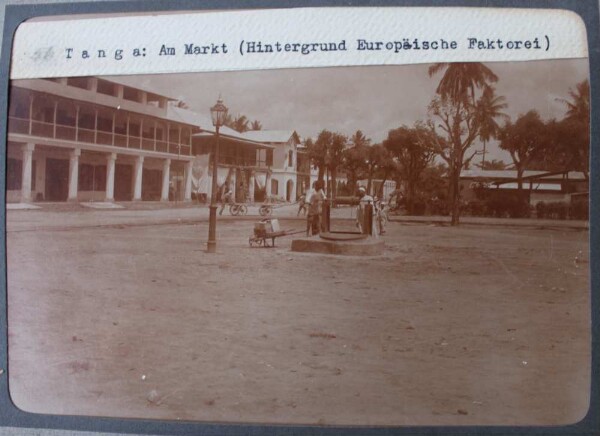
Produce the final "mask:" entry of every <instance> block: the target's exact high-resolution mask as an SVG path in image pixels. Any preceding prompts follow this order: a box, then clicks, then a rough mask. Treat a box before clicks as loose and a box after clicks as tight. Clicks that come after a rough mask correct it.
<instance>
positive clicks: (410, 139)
mask: <svg viewBox="0 0 600 436" xmlns="http://www.w3.org/2000/svg"><path fill="white" fill-rule="evenodd" d="M431 134H432V132H431V130H429V129H428V128H427V127H426V126H425V125H423V124H422V123H416V124H415V126H414V127H412V128H411V127H407V126H402V127H399V128H397V129H394V130H390V131H389V132H388V136H387V139H386V140H384V141H383V146H384V147H385V148H386V149H387V150H388V151H389V153H390V154H391V157H392V159H393V160H394V161H395V162H396V163H397V166H396V170H397V172H398V175H399V178H398V179H399V180H398V181H400V180H402V181H404V182H405V183H406V209H407V212H408V214H409V215H412V214H413V205H414V201H415V192H416V187H417V184H418V183H419V179H420V177H421V173H422V172H423V170H425V168H427V166H428V165H429V164H430V163H431V162H432V161H433V158H434V156H435V149H434V146H433V144H434V141H433V140H432V138H431Z"/></svg>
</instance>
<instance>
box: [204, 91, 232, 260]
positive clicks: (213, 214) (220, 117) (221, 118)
mask: <svg viewBox="0 0 600 436" xmlns="http://www.w3.org/2000/svg"><path fill="white" fill-rule="evenodd" d="M210 116H211V118H212V123H213V126H215V130H216V133H217V135H216V140H215V148H214V150H213V159H212V160H213V172H212V184H211V185H212V186H211V194H210V215H209V219H208V242H207V244H206V251H207V252H208V253H215V252H216V251H217V170H218V168H219V128H220V127H221V126H222V125H223V124H224V123H225V118H226V117H227V106H225V105H224V104H223V100H222V99H221V96H219V99H218V100H217V104H215V105H214V106H213V107H211V108H210Z"/></svg>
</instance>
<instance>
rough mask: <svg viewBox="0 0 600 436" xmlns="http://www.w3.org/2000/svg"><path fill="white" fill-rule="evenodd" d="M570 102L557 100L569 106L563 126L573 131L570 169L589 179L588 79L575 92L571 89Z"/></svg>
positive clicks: (580, 83) (570, 143) (570, 146)
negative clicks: (576, 170)
mask: <svg viewBox="0 0 600 436" xmlns="http://www.w3.org/2000/svg"><path fill="white" fill-rule="evenodd" d="M569 96H570V97H571V99H570V100H567V99H564V98H558V99H557V100H558V101H560V102H562V103H564V104H565V105H566V106H567V112H566V113H565V118H564V120H563V121H562V123H561V124H562V125H563V126H564V127H565V128H567V130H569V131H571V132H572V134H571V135H570V136H571V140H570V141H569V146H568V147H565V148H566V149H568V150H569V153H568V154H569V155H570V156H571V157H570V161H569V162H568V167H570V168H573V169H574V168H576V169H579V170H580V171H582V172H583V174H584V176H585V178H586V179H589V158H590V82H589V81H588V80H587V79H586V80H584V81H582V82H579V83H578V84H577V85H575V90H572V89H569Z"/></svg>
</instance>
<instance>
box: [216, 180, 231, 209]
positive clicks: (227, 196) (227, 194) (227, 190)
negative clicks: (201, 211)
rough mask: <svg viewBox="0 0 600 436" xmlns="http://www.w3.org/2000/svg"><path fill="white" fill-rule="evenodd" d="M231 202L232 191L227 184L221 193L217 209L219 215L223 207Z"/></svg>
mask: <svg viewBox="0 0 600 436" xmlns="http://www.w3.org/2000/svg"><path fill="white" fill-rule="evenodd" d="M232 203H233V191H232V190H231V188H230V187H229V185H227V187H226V188H225V194H223V198H222V199H221V209H220V210H219V215H223V209H225V206H227V205H228V204H232Z"/></svg>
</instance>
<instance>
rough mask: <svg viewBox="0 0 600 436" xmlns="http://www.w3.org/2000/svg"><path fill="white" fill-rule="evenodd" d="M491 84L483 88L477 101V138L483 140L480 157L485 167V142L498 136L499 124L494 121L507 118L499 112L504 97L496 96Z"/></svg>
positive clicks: (503, 104) (505, 105)
mask: <svg viewBox="0 0 600 436" xmlns="http://www.w3.org/2000/svg"><path fill="white" fill-rule="evenodd" d="M495 91H496V90H495V89H494V87H493V86H487V87H486V88H484V90H483V94H482V96H481V98H480V99H479V101H478V105H477V112H478V122H479V139H480V140H481V141H482V142H483V155H482V158H481V168H485V153H486V150H485V148H486V147H485V146H486V143H487V142H488V141H489V140H490V139H492V138H496V137H497V136H498V131H499V130H500V126H499V125H498V123H497V122H496V118H503V119H504V120H508V118H509V117H508V115H506V114H505V113H504V112H501V111H502V109H506V108H507V107H508V105H507V104H506V99H505V98H504V97H503V96H501V95H500V96H496V95H495Z"/></svg>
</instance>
